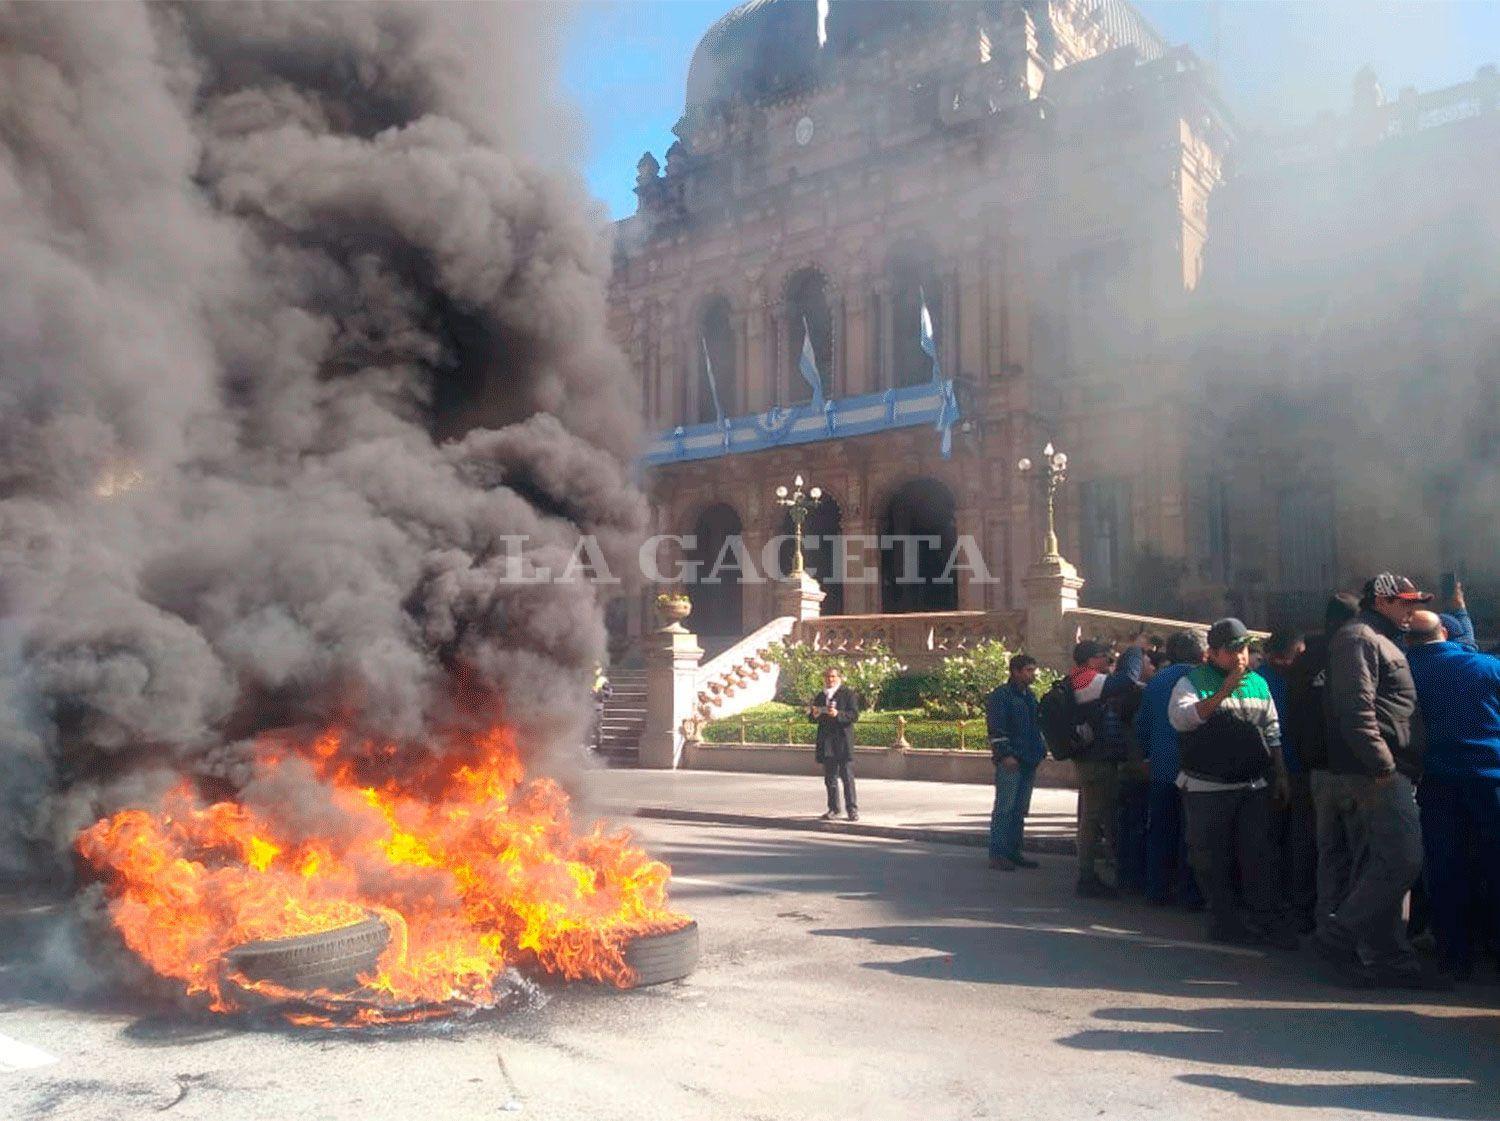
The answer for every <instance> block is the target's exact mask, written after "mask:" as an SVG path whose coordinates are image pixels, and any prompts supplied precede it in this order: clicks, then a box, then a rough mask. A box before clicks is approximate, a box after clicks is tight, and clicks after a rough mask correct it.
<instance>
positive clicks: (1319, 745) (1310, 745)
mask: <svg viewBox="0 0 1500 1121" xmlns="http://www.w3.org/2000/svg"><path fill="white" fill-rule="evenodd" d="M1327 692H1328V639H1327V638H1325V637H1324V636H1322V635H1316V636H1314V637H1313V638H1309V639H1308V640H1307V649H1306V650H1305V651H1303V653H1302V655H1301V657H1299V658H1298V659H1297V660H1296V661H1295V662H1294V663H1292V666H1291V669H1290V670H1289V671H1288V673H1287V705H1288V707H1289V708H1290V711H1289V712H1280V713H1277V716H1279V717H1280V718H1281V724H1282V727H1283V728H1285V729H1286V731H1287V733H1288V734H1289V735H1290V737H1291V739H1292V741H1293V742H1294V743H1295V744H1296V745H1297V756H1298V758H1299V759H1300V760H1301V761H1302V766H1303V767H1304V768H1306V769H1307V770H1310V771H1313V770H1324V769H1326V768H1327V766H1328V741H1329V735H1330V731H1329V719H1328V711H1327V708H1326V707H1325V697H1326V695H1327Z"/></svg>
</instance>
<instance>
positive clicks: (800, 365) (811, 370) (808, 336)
mask: <svg viewBox="0 0 1500 1121" xmlns="http://www.w3.org/2000/svg"><path fill="white" fill-rule="evenodd" d="M797 369H798V370H800V371H801V372H802V380H803V381H805V382H807V384H808V385H810V386H811V387H812V395H813V396H812V403H813V408H815V409H822V407H823V379H822V377H821V376H820V375H819V374H818V357H817V355H815V354H814V353H813V345H812V331H811V329H809V327H808V326H807V320H806V318H804V319H803V320H802V357H801V358H799V359H797Z"/></svg>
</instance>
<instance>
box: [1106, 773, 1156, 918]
mask: <svg viewBox="0 0 1500 1121" xmlns="http://www.w3.org/2000/svg"><path fill="white" fill-rule="evenodd" d="M1148 790H1149V787H1148V785H1147V783H1146V780H1145V779H1143V778H1136V777H1134V776H1131V777H1129V778H1124V777H1122V778H1121V779H1120V808H1119V810H1118V813H1119V815H1120V821H1119V824H1118V825H1116V827H1115V832H1116V834H1117V835H1118V836H1119V838H1120V851H1119V853H1118V854H1117V856H1116V864H1115V878H1116V880H1117V881H1118V886H1119V887H1120V889H1121V890H1122V891H1145V890H1146V821H1147V816H1148V809H1149V803H1150V798H1149V794H1148Z"/></svg>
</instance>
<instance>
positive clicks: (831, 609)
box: [777, 495, 858, 615]
mask: <svg viewBox="0 0 1500 1121" xmlns="http://www.w3.org/2000/svg"><path fill="white" fill-rule="evenodd" d="M780 532H781V533H782V534H783V535H785V536H787V537H788V538H790V537H791V535H792V516H791V515H790V514H783V515H782V516H781V529H780ZM843 532H844V516H843V514H842V513H841V512H840V510H839V504H838V503H837V502H835V501H834V500H833V499H831V498H829V497H827V496H826V495H825V496H824V498H823V501H822V502H819V503H818V504H817V505H816V506H814V507H813V509H812V512H811V513H809V514H808V515H807V520H806V521H804V522H803V523H802V534H803V538H804V540H805V541H807V542H809V544H807V546H806V547H804V548H803V550H802V563H803V564H804V565H806V567H807V570H808V572H810V573H811V574H812V575H813V577H814V578H815V579H816V580H817V581H818V583H819V584H820V585H822V588H823V606H822V612H823V614H824V615H842V614H843V613H844V585H843V584H842V583H840V582H839V581H837V580H830V579H829V575H830V574H831V573H839V572H842V567H841V558H840V557H839V555H838V552H837V547H838V545H839V541H840V538H841V535H842V534H843ZM813 538H816V539H817V540H816V541H814V540H813ZM792 549H793V543H792V542H791V541H790V540H787V541H783V542H782V543H781V556H780V561H779V565H778V567H777V571H778V572H790V571H791V570H792ZM856 571H858V569H857V568H856Z"/></svg>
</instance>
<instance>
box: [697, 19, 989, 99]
mask: <svg viewBox="0 0 1500 1121" xmlns="http://www.w3.org/2000/svg"><path fill="white" fill-rule="evenodd" d="M962 6H964V7H968V8H970V9H971V10H972V9H973V7H974V5H973V4H972V3H970V4H964V5H962ZM951 7H953V3H952V0H946V2H945V0H829V3H828V5H827V18H826V20H825V23H824V32H825V35H826V38H825V40H824V42H823V43H822V44H821V45H820V44H819V41H818V18H819V17H818V4H817V2H816V0H746V2H745V3H743V4H741V5H740V6H739V7H737V8H735V9H734V10H733V11H731V12H729V13H728V14H727V15H725V16H724V17H723V18H721V19H720V20H719V21H718V22H717V23H715V24H714V25H713V26H712V27H710V28H709V29H708V31H706V32H705V33H704V35H703V38H702V39H701V40H699V42H698V46H697V49H695V50H694V51H693V58H692V62H690V63H689V64H688V77H687V109H688V110H689V111H690V112H691V111H692V110H694V109H701V108H705V107H707V106H709V105H713V104H716V103H718V102H724V101H732V100H734V99H736V98H743V99H744V100H746V101H751V102H756V101H768V100H771V99H774V98H777V97H782V96H785V95H787V94H790V93H795V92H797V91H798V90H802V89H806V88H807V87H809V86H811V85H813V84H815V83H816V82H817V80H818V77H819V75H820V73H821V72H822V68H823V67H824V66H825V65H827V63H828V62H829V61H831V60H832V59H833V58H836V57H838V56H840V55H844V54H847V53H848V52H850V51H851V50H853V49H854V48H855V47H856V46H858V45H860V44H869V43H872V42H874V41H876V40H879V39H880V38H883V37H885V36H887V35H893V34H895V33H897V32H902V31H911V30H915V29H918V28H924V27H930V26H933V25H934V24H937V23H939V22H941V21H942V20H943V18H944V17H945V16H946V15H947V12H948V9H950V8H951Z"/></svg>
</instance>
